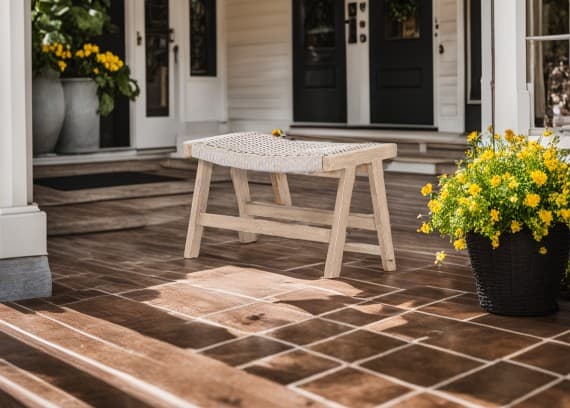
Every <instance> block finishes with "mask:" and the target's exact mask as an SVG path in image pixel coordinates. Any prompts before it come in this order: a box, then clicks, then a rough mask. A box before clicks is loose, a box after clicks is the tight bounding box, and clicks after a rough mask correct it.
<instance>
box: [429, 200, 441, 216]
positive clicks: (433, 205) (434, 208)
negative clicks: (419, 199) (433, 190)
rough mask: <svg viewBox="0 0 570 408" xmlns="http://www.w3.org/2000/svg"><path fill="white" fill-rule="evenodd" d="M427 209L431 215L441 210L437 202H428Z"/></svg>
mask: <svg viewBox="0 0 570 408" xmlns="http://www.w3.org/2000/svg"><path fill="white" fill-rule="evenodd" d="M428 208H429V209H430V211H431V212H432V213H434V214H435V213H438V212H439V211H440V210H441V203H440V202H439V201H437V200H430V201H429V202H428Z"/></svg>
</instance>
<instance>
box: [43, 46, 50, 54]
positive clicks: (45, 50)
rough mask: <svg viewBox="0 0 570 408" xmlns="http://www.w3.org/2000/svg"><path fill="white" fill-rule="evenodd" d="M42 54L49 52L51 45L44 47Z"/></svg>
mask: <svg viewBox="0 0 570 408" xmlns="http://www.w3.org/2000/svg"><path fill="white" fill-rule="evenodd" d="M42 52H43V53H46V52H49V45H48V44H44V45H42Z"/></svg>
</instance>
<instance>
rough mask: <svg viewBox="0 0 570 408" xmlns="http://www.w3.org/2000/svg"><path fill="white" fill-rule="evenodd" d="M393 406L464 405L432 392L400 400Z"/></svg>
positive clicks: (450, 407)
mask: <svg viewBox="0 0 570 408" xmlns="http://www.w3.org/2000/svg"><path fill="white" fill-rule="evenodd" d="M393 407H397V408H435V407H438V408H461V407H464V405H461V404H458V403H456V402H453V401H449V400H446V399H445V398H441V397H439V396H437V395H432V394H427V393H426V394H419V395H416V396H415V397H412V398H410V399H407V400H405V401H402V402H400V403H398V404H396V405H393Z"/></svg>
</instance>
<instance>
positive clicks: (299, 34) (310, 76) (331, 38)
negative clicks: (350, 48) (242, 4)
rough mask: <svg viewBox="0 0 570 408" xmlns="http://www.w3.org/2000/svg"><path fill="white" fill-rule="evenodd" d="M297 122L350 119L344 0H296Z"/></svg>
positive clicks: (295, 62) (295, 71) (295, 65)
mask: <svg viewBox="0 0 570 408" xmlns="http://www.w3.org/2000/svg"><path fill="white" fill-rule="evenodd" d="M293 33H294V34H293V106H294V107H293V116H294V120H295V122H330V123H344V122H346V49H345V37H344V36H345V34H344V0H293Z"/></svg>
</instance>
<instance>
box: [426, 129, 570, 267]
mask: <svg viewBox="0 0 570 408" xmlns="http://www.w3.org/2000/svg"><path fill="white" fill-rule="evenodd" d="M467 139H468V141H469V145H470V150H469V152H468V154H467V155H466V157H465V159H464V160H463V161H461V162H460V163H459V164H458V169H457V170H456V172H455V174H454V175H451V176H446V177H442V178H440V180H439V188H438V192H437V193H435V192H434V190H435V188H434V187H433V186H431V185H428V184H426V185H425V186H423V187H422V189H421V194H422V195H424V196H425V195H428V196H430V201H429V203H428V208H429V209H430V213H429V214H428V216H427V218H428V220H427V221H426V222H425V223H424V224H422V226H421V227H420V228H419V231H421V232H425V231H429V232H436V231H437V232H439V233H440V234H442V235H447V236H448V237H449V238H450V242H451V244H452V245H453V247H454V248H455V249H457V250H462V249H465V248H466V242H465V238H466V234H471V233H474V234H478V235H481V236H484V237H486V238H487V239H488V240H489V243H490V244H491V245H492V247H493V248H498V247H499V246H500V245H501V241H502V240H503V239H502V237H503V236H504V234H518V233H527V232H526V231H529V232H530V234H532V237H533V238H534V239H535V240H536V241H537V242H541V241H542V240H543V239H544V237H546V236H547V235H549V233H550V229H551V228H553V227H554V226H556V225H557V224H559V223H563V224H566V225H569V226H570V208H569V207H570V166H569V165H568V159H569V157H568V152H566V151H563V150H561V149H560V148H559V147H558V145H557V143H558V139H559V138H558V136H556V135H554V133H552V131H551V130H548V129H547V131H546V132H545V133H544V135H543V136H541V137H540V138H538V140H532V141H530V140H529V139H528V138H527V137H526V136H523V135H517V134H515V132H514V131H513V130H506V131H505V132H504V134H503V135H502V136H501V135H498V137H496V136H495V134H494V133H492V132H491V131H487V132H485V133H484V134H483V135H481V134H475V133H470V134H469V135H468V136H467ZM491 139H493V140H494V146H491V145H489V140H491ZM442 261H443V259H442V260H441V261H440V262H442Z"/></svg>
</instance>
